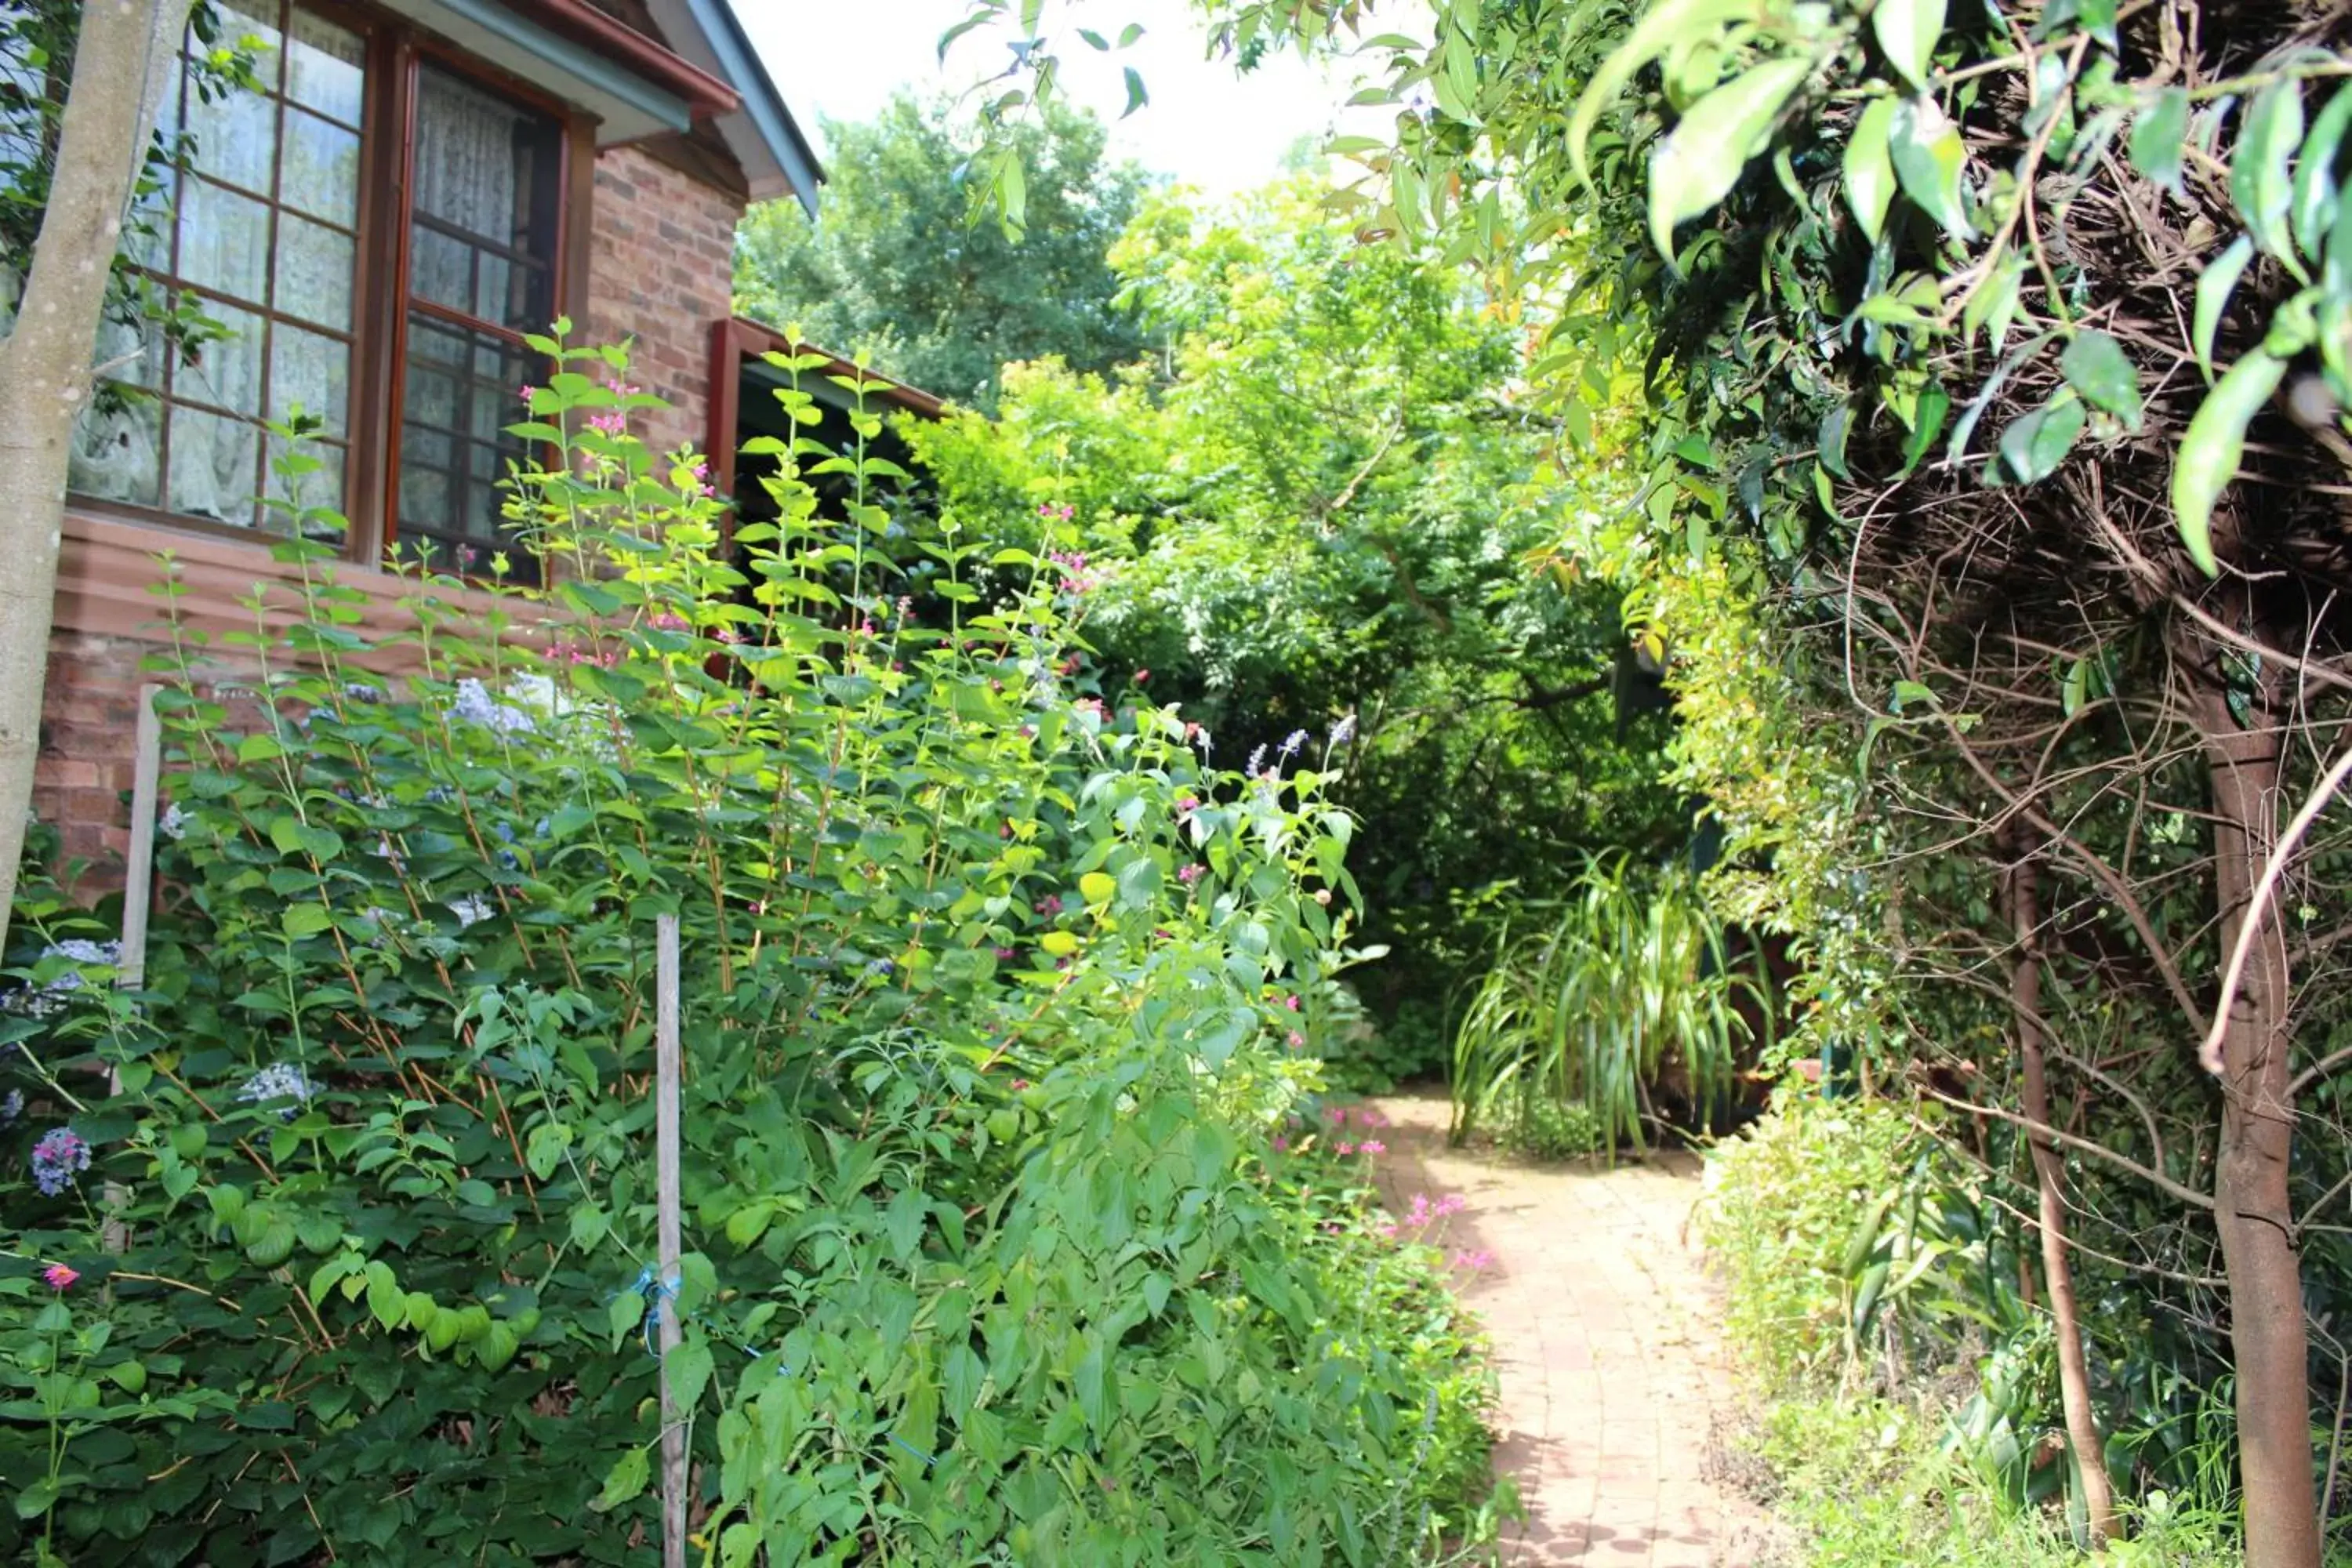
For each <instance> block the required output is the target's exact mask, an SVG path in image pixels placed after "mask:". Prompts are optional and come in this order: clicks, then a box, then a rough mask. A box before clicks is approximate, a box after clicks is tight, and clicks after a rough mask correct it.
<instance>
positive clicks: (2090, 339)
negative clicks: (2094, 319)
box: [2058, 328, 2140, 430]
mask: <svg viewBox="0 0 2352 1568" xmlns="http://www.w3.org/2000/svg"><path fill="white" fill-rule="evenodd" d="M2058 369H2059V372H2060V374H2063V375H2064V376H2065V378H2066V384H2067V385H2069V386H2071V387H2073V388H2074V390H2075V391H2077V392H2079V393H2081V394H2082V395H2083V397H2084V401H2086V402H2088V403H2089V404H2090V405H2092V406H2093V407H2095V408H2104V409H2105V410H2106V411H2107V412H2108V413H2110V414H2112V415H2114V416H2116V418H2118V419H2120V420H2122V421H2123V422H2124V423H2125V424H2126V426H2130V427H2131V428H2132V429H2134V430H2137V429H2138V428H2139V422H2140V396H2139V368H2138V367H2137V365H2135V364H2133V363H2132V362H2131V360H2130V358H2129V356H2127V355H2126V354H2125V353H2124V346H2123V344H2121V343H2119V342H2116V340H2115V339H2114V338H2112V337H2109V336H2108V335H2107V334H2106V333H2105V332H2102V331H2093V330H2090V329H2087V328H2086V329H2084V331H2079V332H2076V333H2075V334H2074V342H2071V343H2068V344H2067V345H2066V352H2065V353H2063V354H2062V355H2060V356H2059V360H2058Z"/></svg>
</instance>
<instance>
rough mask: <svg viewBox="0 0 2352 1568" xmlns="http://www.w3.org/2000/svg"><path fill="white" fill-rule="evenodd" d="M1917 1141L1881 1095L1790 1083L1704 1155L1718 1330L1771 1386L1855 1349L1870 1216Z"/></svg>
mask: <svg viewBox="0 0 2352 1568" xmlns="http://www.w3.org/2000/svg"><path fill="white" fill-rule="evenodd" d="M1923 1143H1924V1141H1923V1140H1922V1139H1921V1138H1920V1136H1919V1134H1918V1133H1917V1132H1916V1131H1914V1130H1913V1129H1912V1127H1911V1125H1910V1124H1909V1123H1908V1122H1907V1121H1905V1120H1904V1118H1903V1116H1902V1114H1901V1112H1900V1111H1898V1110H1895V1108H1894V1107H1892V1106H1890V1105H1887V1104H1885V1102H1883V1101H1879V1100H1845V1101H1837V1100H1823V1099H1822V1098H1821V1097H1820V1096H1819V1095H1818V1094H1814V1093H1811V1092H1808V1091H1806V1090H1804V1089H1798V1088H1790V1089H1783V1090H1781V1091H1780V1094H1779V1095H1778V1096H1776V1097H1775V1099H1774V1100H1773V1103H1772V1109H1771V1111H1770V1113H1769V1114H1768V1115H1766V1116H1765V1117H1764V1118H1763V1119H1762V1120H1761V1121H1758V1122H1757V1123H1756V1124H1755V1125H1754V1126H1752V1127H1750V1128H1748V1130H1747V1131H1744V1132H1742V1133H1741V1134H1740V1135H1739V1136H1738V1137H1737V1138H1731V1139H1727V1140H1726V1141H1725V1142H1722V1143H1720V1144H1718V1145H1717V1146H1716V1148H1715V1150H1714V1151H1713V1152H1711V1153H1710V1154H1709V1156H1708V1158H1707V1164H1706V1196H1705V1197H1704V1198H1703V1199H1702V1201H1701V1202H1700V1205H1699V1208H1698V1224H1699V1231H1700V1234H1701V1236H1702V1237H1705V1239H1706V1245H1707V1248H1708V1250H1709V1252H1710V1253H1712V1254H1713V1256H1714V1258H1715V1260H1716V1263H1717V1267H1718V1268H1720V1269H1721V1270H1722V1272H1723V1277H1724V1289H1725V1310H1726V1317H1725V1325H1726V1331H1727V1335H1728V1337H1729V1338H1730V1340H1731V1342H1733V1344H1734V1345H1735V1346H1736V1347H1737V1348H1738V1350H1739V1351H1740V1352H1741V1353H1742V1354H1743V1356H1744V1357H1745V1358H1746V1360H1747V1361H1748V1363H1749V1364H1751V1365H1752V1366H1754V1367H1755V1368H1756V1369H1757V1370H1759V1372H1761V1373H1764V1374H1765V1375H1766V1376H1767V1377H1768V1379H1769V1380H1771V1382H1772V1383H1773V1384H1774V1385H1775V1386H1782V1387H1785V1386H1789V1385H1790V1384H1792V1383H1793V1382H1794V1381H1796V1380H1797V1379H1798V1378H1799V1377H1800V1376H1801V1374H1803V1373H1808V1372H1819V1371H1822V1370H1823V1369H1824V1368H1828V1367H1831V1366H1832V1365H1833V1364H1834V1363H1835V1362H1836V1359H1837V1358H1838V1357H1839V1356H1841V1355H1842V1354H1843V1353H1845V1352H1847V1351H1848V1350H1849V1349H1851V1348H1852V1346H1853V1333H1852V1325H1853V1318H1854V1310H1853V1309H1854V1305H1855V1300H1856V1295H1857V1291H1858V1289H1859V1286H1860V1282H1861V1275H1862V1272H1863V1270H1864V1267H1865V1266H1866V1259H1867V1258H1868V1257H1869V1255H1870V1253H1871V1252H1872V1251H1873V1250H1874V1247H1875V1243H1876V1240H1877V1234H1876V1233H1877V1229H1878V1226H1877V1225H1876V1223H1875V1221H1876V1220H1877V1219H1878V1218H1881V1217H1883V1216H1884V1215H1885V1212H1886V1200H1887V1194H1892V1193H1899V1192H1901V1191H1902V1190H1903V1187H1904V1184H1905V1180H1906V1176H1907V1175H1908V1173H1910V1171H1911V1169H1912V1167H1913V1165H1914V1164H1915V1163H1916V1161H1917V1160H1918V1158H1919V1157H1920V1154H1921V1152H1922V1149H1923ZM1865 1227H1866V1228H1865Z"/></svg>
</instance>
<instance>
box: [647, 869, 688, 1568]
mask: <svg viewBox="0 0 2352 1568" xmlns="http://www.w3.org/2000/svg"><path fill="white" fill-rule="evenodd" d="M655 931H656V958H655V963H656V966H657V967H656V974H655V984H656V1013H655V1019H654V1052H655V1056H654V1068H655V1077H656V1084H655V1093H656V1097H657V1098H656V1100H655V1106H654V1114H655V1121H654V1153H655V1162H656V1173H657V1176H658V1180H659V1183H660V1186H659V1192H658V1201H659V1205H660V1206H659V1211H658V1213H659V1218H658V1222H657V1223H658V1227H659V1232H660V1242H661V1281H660V1286H659V1288H658V1289H657V1290H656V1306H657V1310H659V1311H660V1313H661V1419H662V1568H686V1504H687V1497H686V1480H687V1470H686V1425H685V1416H684V1412H682V1411H680V1410H679V1409H678V1408H677V1399H676V1397H675V1396H674V1395H673V1394H671V1392H670V1382H669V1361H670V1352H673V1351H675V1350H677V1345H678V1338H679V1334H678V1321H677V1287H678V1274H677V1255H678V1245H679V1243H678V1217H677V1209H678V1187H677V1097H678V1079H679V1076H680V1075H679V1065H678V1048H677V916H676V915H659V916H656V919H655Z"/></svg>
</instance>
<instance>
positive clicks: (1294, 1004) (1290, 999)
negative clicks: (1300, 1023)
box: [1282, 996, 1298, 1013]
mask: <svg viewBox="0 0 2352 1568" xmlns="http://www.w3.org/2000/svg"><path fill="white" fill-rule="evenodd" d="M1282 1005H1284V1006H1286V1007H1287V1008H1289V1009H1290V1010H1291V1011H1292V1012H1294V1013H1296V1012H1297V1011H1298V998H1297V997H1296V996H1286V997H1284V998H1283V999H1282Z"/></svg>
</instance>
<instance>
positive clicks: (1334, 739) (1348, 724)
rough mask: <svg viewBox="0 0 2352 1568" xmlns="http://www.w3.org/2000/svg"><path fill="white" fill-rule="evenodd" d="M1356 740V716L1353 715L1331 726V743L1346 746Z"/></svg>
mask: <svg viewBox="0 0 2352 1568" xmlns="http://www.w3.org/2000/svg"><path fill="white" fill-rule="evenodd" d="M1355 738H1356V716H1355V715H1354V714H1353V713H1350V714H1349V715H1348V716H1347V717H1346V718H1344V719H1342V720H1340V721H1339V722H1338V723H1337V724H1334V725H1332V726H1331V743H1332V744H1333V745H1335V746H1344V745H1346V744H1347V743H1348V742H1350V741H1352V740H1354V739H1355Z"/></svg>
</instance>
